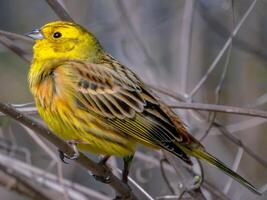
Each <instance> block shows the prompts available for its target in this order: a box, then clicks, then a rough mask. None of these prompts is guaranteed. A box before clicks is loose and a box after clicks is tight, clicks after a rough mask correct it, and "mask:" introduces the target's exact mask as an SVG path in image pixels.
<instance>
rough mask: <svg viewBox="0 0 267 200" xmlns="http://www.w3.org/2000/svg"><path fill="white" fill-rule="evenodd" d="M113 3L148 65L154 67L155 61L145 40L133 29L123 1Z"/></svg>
mask: <svg viewBox="0 0 267 200" xmlns="http://www.w3.org/2000/svg"><path fill="white" fill-rule="evenodd" d="M115 4H116V5H117V7H118V10H119V11H120V13H121V15H122V17H121V19H122V20H123V21H124V23H125V24H126V25H127V26H128V29H129V33H131V35H132V36H133V38H134V39H135V41H136V43H137V44H138V46H139V48H140V49H141V51H143V53H144V55H145V57H146V59H147V61H148V62H149V65H151V66H154V67H155V66H157V63H156V62H155V60H154V59H153V57H152V56H151V55H150V53H149V51H148V49H147V47H146V45H145V44H146V42H145V41H144V40H143V39H142V37H139V34H138V31H137V30H136V29H135V26H134V25H133V23H132V21H131V17H130V16H129V15H128V11H127V9H126V7H125V5H124V4H125V1H115Z"/></svg>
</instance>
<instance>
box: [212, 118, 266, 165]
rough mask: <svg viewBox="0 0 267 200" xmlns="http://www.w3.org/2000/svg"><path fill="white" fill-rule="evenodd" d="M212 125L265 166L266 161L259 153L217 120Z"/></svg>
mask: <svg viewBox="0 0 267 200" xmlns="http://www.w3.org/2000/svg"><path fill="white" fill-rule="evenodd" d="M213 125H214V126H215V127H217V128H219V130H220V131H221V133H222V134H223V135H224V136H225V137H226V138H227V139H229V140H230V141H231V142H233V143H235V144H236V145H238V146H240V147H242V148H243V149H244V151H246V152H247V153H248V154H249V155H250V156H251V157H252V158H254V159H255V160H257V161H258V162H259V163H261V164H262V166H264V167H265V168H267V161H266V160H264V159H263V158H262V157H261V156H260V155H258V154H257V153H256V152H254V151H253V150H252V149H251V148H250V146H248V145H246V144H245V143H244V142H242V141H241V140H240V139H239V138H237V137H236V136H234V135H233V134H231V133H230V132H229V131H228V130H227V129H226V128H225V127H224V126H223V125H222V124H220V123H219V122H214V123H213Z"/></svg>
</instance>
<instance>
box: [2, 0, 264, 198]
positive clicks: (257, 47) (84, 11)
mask: <svg viewBox="0 0 267 200" xmlns="http://www.w3.org/2000/svg"><path fill="white" fill-rule="evenodd" d="M55 2H60V3H61V5H62V6H63V7H64V8H65V9H66V10H67V11H68V13H69V15H70V16H71V17H72V18H73V19H74V21H75V22H77V23H79V24H81V25H83V26H84V27H86V28H88V30H90V31H91V32H92V33H93V34H95V35H96V37H97V38H98V39H99V40H100V42H101V44H102V45H103V46H104V48H105V49H106V50H107V51H108V52H109V53H110V54H111V55H113V56H114V57H115V58H117V59H118V60H119V61H120V62H121V63H123V64H125V65H126V66H128V67H129V68H131V69H132V70H133V71H134V72H136V73H137V74H138V75H139V76H140V77H141V78H143V80H145V82H146V83H147V84H149V85H151V86H153V88H155V89H156V90H155V92H156V93H157V94H158V96H160V97H161V98H163V99H164V100H165V101H166V102H168V103H169V105H178V101H177V99H180V101H187V102H199V103H207V104H222V105H231V106H238V107H243V108H255V109H260V110H265V109H266V108H267V107H266V102H267V79H266V77H267V67H266V66H267V65H266V64H267V50H266V49H267V37H266V35H267V17H266V10H267V1H266V0H258V1H256V0H172V1H171V0H169V1H162V0H146V1H142V0H128V1H123V0H76V1H71V0H64V1H63V0H61V1H55ZM55 20H59V17H58V16H57V14H56V13H55V12H54V10H53V8H51V7H50V6H49V4H48V3H47V1H45V0H24V1H21V0H11V1H0V30H1V31H8V32H14V33H17V34H24V33H26V32H29V31H31V30H32V29H34V28H39V27H41V26H42V25H44V24H45V23H47V22H50V21H55ZM231 35H233V36H234V37H233V38H231V37H230V36H231ZM5 37H6V36H3V33H1V32H0V42H1V43H0V101H1V102H5V103H12V104H19V105H21V104H25V103H29V102H32V101H33V98H32V96H31V95H30V93H29V90H28V86H27V73H28V69H29V65H30V64H29V62H27V61H26V60H27V59H30V58H31V48H32V43H31V42H29V41H27V40H24V39H19V38H15V39H14V38H13V40H9V42H10V43H8V42H7V43H8V44H7V43H5V41H8V40H3V38H4V39H7V38H5ZM1 38H2V39H1ZM3 41H4V42H3ZM7 47H9V48H7ZM12 47H13V51H14V49H15V51H16V49H17V48H20V49H22V50H23V51H24V52H23V53H22V52H21V51H19V52H17V54H19V55H23V56H24V58H26V59H21V57H20V56H18V55H16V54H15V53H14V52H12V51H10V48H11V49H12ZM201 80H202V82H200V81H201ZM159 90H163V92H165V93H169V94H171V95H172V96H175V97H176V99H175V98H172V97H170V95H169V96H168V95H167V94H162V93H161V92H159ZM175 111H176V112H177V114H179V116H180V117H181V118H182V119H183V120H184V122H185V123H186V125H187V127H188V129H189V130H190V132H191V133H192V134H193V135H194V136H195V137H196V138H198V139H201V140H202V143H203V144H204V146H206V148H207V150H208V151H209V152H210V153H212V154H213V155H216V156H217V157H218V158H220V160H222V161H224V162H225V163H226V164H227V165H228V166H230V167H232V168H233V169H234V170H236V171H237V172H238V173H239V174H241V175H242V176H243V177H244V178H246V179H247V180H249V181H250V182H251V183H253V184H254V185H255V186H257V187H258V188H262V189H263V190H264V191H265V190H266V188H267V185H265V184H266V183H267V170H266V167H267V156H266V144H267V136H266V131H265V130H266V128H267V126H266V123H265V122H266V119H263V118H256V117H249V116H239V115H231V114H225V113H224V114H219V113H216V114H215V113H214V112H206V111H192V110H191V111H190V110H184V109H175ZM32 116H34V117H37V118H38V116H37V115H36V114H34V115H32ZM214 122H218V124H219V125H218V124H217V126H216V124H214ZM222 127H223V128H222ZM0 150H1V152H0V163H3V164H5V165H6V166H8V165H12V166H14V167H16V166H17V168H14V169H12V170H15V171H16V170H19V169H18V168H20V169H23V170H21V171H20V172H19V171H17V172H16V173H24V175H23V176H24V177H25V179H26V177H27V178H28V179H30V180H32V181H34V182H35V183H36V184H39V185H41V186H43V187H45V188H49V186H47V185H46V183H45V180H46V178H44V174H45V175H51V177H54V178H55V179H53V181H52V178H51V177H50V178H51V180H50V179H49V180H50V181H51V183H50V182H49V184H48V185H50V186H51V185H52V183H53V184H55V186H53V187H52V188H50V189H49V190H52V191H53V190H55V191H56V189H55V188H57V187H59V189H58V191H57V192H58V193H60V191H61V193H65V195H63V196H61V197H62V198H67V199H68V198H69V199H112V196H114V193H113V191H112V190H111V189H110V187H108V186H106V185H104V184H102V183H98V182H96V181H95V180H94V179H93V177H92V176H90V175H89V173H88V172H87V171H86V170H85V169H83V168H81V167H80V166H78V165H77V164H75V162H70V164H68V165H65V164H61V163H60V162H58V158H57V149H56V148H55V147H54V146H53V145H50V144H49V143H47V142H46V141H44V140H43V139H40V138H38V137H37V136H36V135H35V134H34V133H33V132H31V131H30V130H29V129H27V128H25V127H23V126H21V125H19V124H18V123H16V122H15V121H13V120H10V119H9V118H8V117H5V116H1V115H0ZM88 155H89V156H90V157H91V158H92V159H94V160H95V161H97V160H98V158H97V156H95V155H91V154H88ZM166 157H167V160H168V161H167V163H166V164H164V166H161V165H160V160H165V159H166ZM170 159H171V160H172V161H170ZM161 163H162V162H161ZM170 163H171V164H170ZM109 165H110V166H113V167H119V168H121V160H120V159H118V158H112V159H111V161H110V162H109ZM174 165H175V166H174ZM196 165H197V164H196ZM22 166H24V167H22ZM172 166H174V167H172ZM0 169H1V167H0ZM203 169H204V178H205V181H204V183H205V184H204V185H203V188H202V193H203V196H204V197H205V198H206V199H236V200H239V199H266V198H267V195H265V196H264V195H263V196H262V197H259V196H256V195H254V194H252V193H251V192H250V191H248V190H247V189H246V188H244V187H242V186H241V185H240V184H238V183H236V182H235V181H233V182H231V180H230V179H229V177H227V176H226V175H224V174H223V173H222V172H220V171H218V170H217V169H214V168H213V167H210V166H208V165H206V164H205V163H203ZM32 170H33V171H32ZM38 170H39V171H38ZM37 171H38V172H40V173H38V172H37ZM162 171H164V172H165V173H163V175H162ZM27 173H28V174H27ZM114 173H115V174H118V171H116V170H115V171H114ZM42 174H43V179H42V181H40V180H39V181H38V180H37V179H36V180H35V178H36V176H37V177H42ZM181 174H182V175H181ZM0 175H1V173H0ZM33 176H35V178H34V177H33ZM130 176H131V177H132V178H133V180H134V181H135V182H136V183H137V184H139V185H140V186H141V187H142V188H143V189H144V190H145V191H146V192H147V193H148V194H149V195H150V196H151V197H152V198H153V199H171V197H173V198H172V199H178V197H179V195H180V194H181V191H183V190H182V189H181V188H186V189H188V188H190V184H192V180H193V176H191V175H190V173H188V170H187V169H186V168H185V167H184V166H183V165H182V164H181V163H180V162H179V161H177V159H173V158H169V155H166V153H162V152H157V151H151V150H149V149H145V148H143V147H140V148H139V149H138V153H137V155H136V158H135V160H134V163H133V167H132V170H131V173H130ZM165 176H166V177H165ZM0 177H1V176H0ZM62 178H64V179H67V180H68V181H71V182H70V185H71V186H68V187H67V186H66V187H67V189H66V190H70V189H69V187H72V186H73V185H74V183H75V184H78V186H79V189H77V188H76V189H75V187H74V186H73V187H72V189H73V190H75V191H76V193H77V194H79V195H80V196H79V195H78V196H76V197H72V196H69V195H66V192H64V191H65V190H64V187H63V189H62V188H60V186H61V184H59V183H62V182H61V181H60V180H61V179H62ZM166 178H167V181H166ZM33 179H34V180H33ZM187 180H189V181H187ZM131 184H132V183H131ZM0 185H3V184H2V183H1V181H0ZM63 185H64V184H63ZM56 186H57V187H56ZM53 188H54V189H53ZM81 188H82V189H81ZM132 188H133V191H134V192H136V194H137V196H138V197H139V198H140V199H149V197H147V196H146V195H144V193H143V192H141V191H140V190H139V189H138V188H137V187H135V186H132ZM211 188H212V189H211ZM55 191H54V192H55ZM214 191H215V192H217V194H218V195H217V196H216V194H214ZM79 192H80V193H79ZM67 193H68V192H67ZM69 193H70V192H69ZM169 195H174V196H169ZM175 195H176V196H175ZM74 196H75V195H74ZM0 197H1V199H3V200H4V199H5V200H15V199H16V200H22V199H29V197H27V196H25V195H21V194H19V193H16V192H12V191H11V190H10V189H9V188H8V187H6V186H5V187H1V188H0ZM168 197H170V198H168ZM182 198H184V199H195V198H197V197H194V195H192V194H190V193H187V194H185V195H184V196H183V197H182Z"/></svg>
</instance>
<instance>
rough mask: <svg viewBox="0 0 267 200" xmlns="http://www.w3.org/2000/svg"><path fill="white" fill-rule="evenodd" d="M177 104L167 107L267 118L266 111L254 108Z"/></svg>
mask: <svg viewBox="0 0 267 200" xmlns="http://www.w3.org/2000/svg"><path fill="white" fill-rule="evenodd" d="M177 104H178V105H171V106H169V107H170V108H173V109H176V108H179V109H192V110H204V111H215V112H221V113H231V114H237V115H246V116H253V117H261V118H267V111H261V110H255V109H250V108H242V107H235V106H224V105H214V104H203V103H184V102H178V103H177Z"/></svg>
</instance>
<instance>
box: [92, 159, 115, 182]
mask: <svg viewBox="0 0 267 200" xmlns="http://www.w3.org/2000/svg"><path fill="white" fill-rule="evenodd" d="M109 158H110V156H104V157H102V158H101V159H100V160H99V162H98V163H97V164H98V165H99V166H104V167H107V166H106V163H107V161H108V159H109ZM92 176H93V177H94V179H95V180H97V181H100V182H102V183H106V184H109V183H110V181H111V178H110V176H109V175H108V176H98V175H95V174H92Z"/></svg>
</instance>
